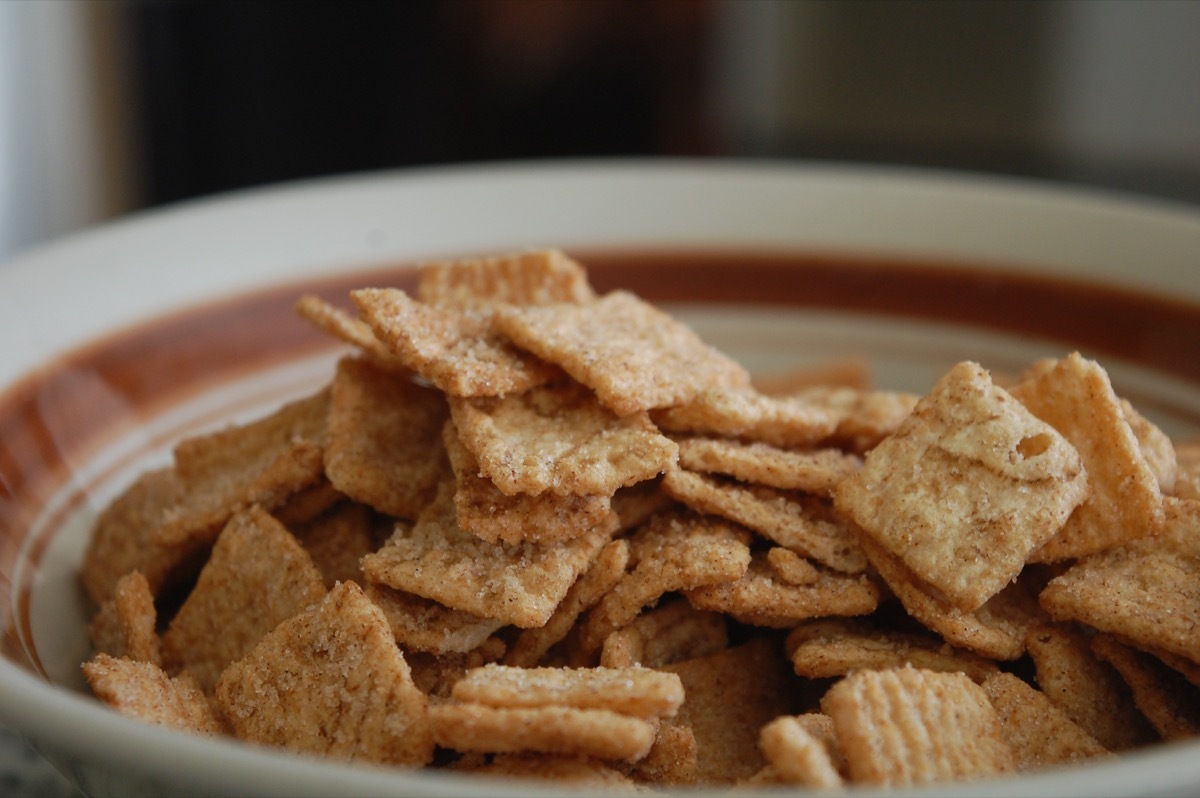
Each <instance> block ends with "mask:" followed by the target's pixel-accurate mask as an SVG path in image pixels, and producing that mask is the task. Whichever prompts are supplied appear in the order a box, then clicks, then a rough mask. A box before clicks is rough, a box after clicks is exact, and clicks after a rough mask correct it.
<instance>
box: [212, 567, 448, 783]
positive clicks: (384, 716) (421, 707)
mask: <svg viewBox="0 0 1200 798" xmlns="http://www.w3.org/2000/svg"><path fill="white" fill-rule="evenodd" d="M216 694H217V700H218V701H219V703H220V705H221V707H222V708H223V709H224V711H225V713H226V714H227V715H228V717H229V719H230V722H231V723H232V725H233V728H234V731H235V733H236V734H237V736H238V737H239V738H241V739H243V740H247V741H251V742H256V743H263V744H267V745H277V746H281V747H283V748H286V749H288V750H290V751H297V752H304V753H312V754H321V755H325V756H330V757H334V758H338V759H346V760H355V761H364V762H378V763H386V764H396V765H408V766H421V765H425V764H428V763H429V761H430V760H431V759H432V757H433V740H432V737H431V735H430V731H429V725H428V718H427V715H426V713H427V709H428V702H427V699H426V698H425V695H424V694H423V693H422V692H421V691H420V690H418V689H417V687H416V685H415V684H413V681H412V676H411V673H410V671H409V668H408V664H407V663H406V662H405V661H404V655H403V654H401V653H400V649H399V648H397V647H396V644H395V642H394V641H393V639H392V633H391V630H390V629H389V628H388V623H387V620H386V619H385V618H384V617H383V613H382V612H381V611H380V610H379V608H378V607H376V606H375V605H374V604H372V603H371V601H370V600H369V599H367V597H366V596H365V595H363V592H362V589H361V588H360V587H359V586H358V585H356V584H355V583H353V582H343V583H342V584H340V585H338V586H337V587H336V588H334V589H333V590H331V591H329V593H328V594H327V595H326V596H325V598H324V599H322V600H321V601H320V602H319V603H318V604H316V605H314V606H313V607H311V608H309V609H308V610H306V611H305V612H303V613H301V614H299V615H297V616H295V617H293V618H291V619H289V620H287V621H284V622H283V623H281V624H280V625H279V626H278V627H276V628H275V629H274V630H273V631H271V632H270V633H268V634H267V635H266V636H265V637H264V638H263V639H262V640H261V641H260V642H259V644H258V645H257V646H255V647H254V649H253V650H252V651H251V652H250V653H249V654H248V655H247V656H246V657H245V658H243V659H241V660H239V661H238V662H236V663H234V664H233V665H231V666H230V667H229V668H228V669H227V670H226V671H225V673H224V674H223V675H222V676H221V680H220V681H219V682H218V683H217V690H216Z"/></svg>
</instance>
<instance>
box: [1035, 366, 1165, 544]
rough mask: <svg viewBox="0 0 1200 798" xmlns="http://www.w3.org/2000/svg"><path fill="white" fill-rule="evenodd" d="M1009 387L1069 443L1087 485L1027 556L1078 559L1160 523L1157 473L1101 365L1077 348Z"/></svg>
mask: <svg viewBox="0 0 1200 798" xmlns="http://www.w3.org/2000/svg"><path fill="white" fill-rule="evenodd" d="M1012 393H1013V395H1014V396H1016V397H1017V398H1018V399H1019V400H1020V401H1021V402H1022V403H1023V404H1024V405H1025V406H1026V407H1028V408H1029V410H1030V411H1032V412H1033V414H1034V415H1036V416H1037V417H1038V418H1041V419H1042V420H1044V421H1045V422H1046V423H1048V424H1050V425H1051V426H1053V427H1054V428H1055V429H1057V430H1058V431H1059V432H1060V433H1061V434H1062V435H1063V436H1064V437H1065V438H1066V439H1067V440H1069V441H1070V442H1071V445H1072V446H1074V447H1075V449H1076V450H1077V451H1078V452H1079V455H1080V457H1081V458H1082V461H1083V466H1084V468H1085V469H1086V470H1087V482H1088V485H1089V489H1090V490H1089V495H1088V497H1087V499H1086V500H1085V501H1084V502H1083V504H1082V505H1080V507H1079V509H1078V510H1076V511H1075V513H1074V515H1073V517H1072V518H1071V519H1070V520H1069V521H1068V522H1067V524H1066V526H1065V527H1064V528H1063V529H1062V530H1061V531H1060V532H1058V534H1056V535H1055V536H1054V538H1053V539H1052V540H1050V541H1048V542H1046V543H1045V544H1044V545H1043V546H1042V547H1041V549H1040V550H1039V551H1037V552H1036V553H1035V554H1034V556H1033V557H1032V558H1031V559H1034V560H1036V561H1042V562H1053V561H1061V560H1069V559H1072V558H1076V557H1082V556H1084V555H1086V554H1090V553H1093V552H1096V551H1100V550H1102V549H1106V548H1109V547H1111V546H1114V545H1116V544H1119V543H1122V542H1125V541H1128V540H1132V539H1133V538H1135V537H1139V536H1143V535H1154V534H1156V533H1157V532H1158V530H1159V529H1161V528H1162V524H1163V510H1162V492H1161V491H1160V490H1159V486H1158V479H1157V478H1156V477H1155V474H1154V471H1153V470H1152V469H1151V467H1150V464H1149V462H1148V461H1147V459H1146V456H1145V455H1144V454H1143V452H1142V449H1141V445H1140V444H1139V442H1138V439H1137V436H1136V435H1135V434H1134V432H1133V429H1132V428H1131V427H1130V424H1129V421H1128V420H1127V418H1126V415H1125V411H1124V409H1123V408H1122V405H1121V401H1120V399H1119V398H1118V397H1117V395H1116V393H1115V392H1114V391H1113V387H1112V384H1111V383H1110V382H1109V379H1108V374H1107V373H1105V371H1104V369H1103V368H1102V367H1101V366H1100V365H1099V364H1098V363H1096V362H1095V361H1092V360H1086V359H1084V358H1083V357H1081V356H1080V355H1079V353H1078V352H1073V353H1072V354H1071V355H1070V356H1068V357H1066V358H1063V359H1062V360H1058V361H1049V362H1045V361H1044V362H1041V363H1039V364H1037V365H1035V366H1034V367H1033V368H1032V369H1030V374H1029V375H1028V376H1027V377H1026V379H1025V380H1023V381H1022V382H1020V383H1019V384H1017V385H1015V386H1013V388H1012Z"/></svg>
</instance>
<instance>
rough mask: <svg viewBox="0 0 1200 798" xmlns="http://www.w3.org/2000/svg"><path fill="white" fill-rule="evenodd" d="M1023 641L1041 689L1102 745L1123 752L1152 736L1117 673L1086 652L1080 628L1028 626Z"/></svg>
mask: <svg viewBox="0 0 1200 798" xmlns="http://www.w3.org/2000/svg"><path fill="white" fill-rule="evenodd" d="M1026 645H1027V648H1028V649H1029V656H1030V658H1031V659H1032V660H1033V664H1034V668H1035V669H1036V672H1037V685H1038V687H1039V688H1040V689H1041V691H1042V692H1043V693H1045V695H1046V697H1047V698H1049V699H1050V701H1051V702H1053V703H1054V705H1055V706H1057V707H1058V708H1059V709H1061V710H1062V711H1063V712H1064V713H1066V715H1067V717H1069V718H1070V719H1071V720H1073V721H1074V722H1075V723H1078V724H1079V725H1080V727H1082V728H1083V729H1084V730H1085V731H1086V732H1087V733H1088V734H1090V735H1092V736H1093V737H1095V738H1096V739H1097V740H1099V741H1100V743H1101V744H1102V745H1103V746H1104V747H1105V748H1107V749H1108V750H1110V751H1125V750H1128V749H1130V748H1136V747H1138V746H1140V745H1144V744H1146V743H1148V742H1151V741H1152V740H1154V739H1156V738H1157V734H1156V733H1155V732H1154V729H1153V728H1152V727H1151V726H1150V724H1149V723H1148V722H1147V721H1146V718H1145V716H1143V715H1142V713H1141V712H1140V711H1139V710H1138V708H1137V706H1136V705H1135V704H1134V701H1133V697H1132V696H1131V695H1130V693H1129V689H1128V687H1127V686H1126V684H1125V682H1124V680H1122V679H1121V676H1120V674H1119V673H1117V671H1116V670H1114V669H1113V668H1112V667H1111V666H1110V665H1109V664H1108V663H1106V662H1103V661H1102V660H1100V659H1099V658H1098V657H1097V656H1096V655H1095V654H1094V653H1093V652H1092V650H1091V647H1090V645H1089V643H1088V640H1087V638H1086V637H1085V636H1084V634H1083V633H1082V632H1080V631H1078V630H1075V629H1073V628H1071V627H1070V626H1067V625H1065V624H1043V625H1041V626H1038V627H1036V628H1034V629H1032V630H1030V632H1029V636H1028V639H1027V644H1026Z"/></svg>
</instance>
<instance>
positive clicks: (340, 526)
mask: <svg viewBox="0 0 1200 798" xmlns="http://www.w3.org/2000/svg"><path fill="white" fill-rule="evenodd" d="M276 517H277V518H278V516H276ZM279 520H281V521H282V520H283V519H279ZM285 525H286V524H285ZM289 528H290V529H291V531H292V534H294V535H295V536H296V539H297V540H299V541H300V545H301V546H303V547H304V550H305V551H307V552H308V556H309V557H311V558H312V561H313V565H315V566H317V570H318V571H320V572H321V577H322V578H323V579H324V580H325V587H326V588H332V587H333V586H334V585H336V584H337V583H338V582H358V583H359V584H360V585H362V584H363V583H364V581H365V580H364V578H363V573H362V565H361V564H360V563H361V561H362V558H363V557H365V556H366V555H367V554H370V553H371V552H373V551H374V550H375V548H376V541H375V515H374V513H373V512H372V511H371V508H369V507H367V506H366V505H365V504H357V503H355V502H350V501H344V502H341V503H340V504H338V505H336V506H335V507H333V508H331V509H329V510H328V511H326V512H325V513H322V514H321V515H319V516H317V517H316V518H314V519H312V520H311V521H308V522H307V523H304V524H297V525H292V526H291V527H289Z"/></svg>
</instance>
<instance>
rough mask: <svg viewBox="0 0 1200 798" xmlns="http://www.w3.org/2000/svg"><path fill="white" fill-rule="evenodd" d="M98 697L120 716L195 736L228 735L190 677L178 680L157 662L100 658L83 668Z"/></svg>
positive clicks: (86, 663) (107, 656) (183, 674)
mask: <svg viewBox="0 0 1200 798" xmlns="http://www.w3.org/2000/svg"><path fill="white" fill-rule="evenodd" d="M83 674H84V677H85V678H86V679H87V682H88V686H89V687H91V689H92V692H93V693H95V694H96V697H97V698H99V699H100V700H101V701H103V702H104V703H105V704H108V705H109V706H111V707H112V708H113V709H115V710H116V711H117V712H120V713H121V714H122V715H125V716H127V717H131V718H136V719H138V720H141V721H145V722H146V723H153V724H155V725H158V726H168V727H170V728H173V729H179V730H181V731H187V732H193V733H195V734H205V735H220V734H223V733H224V732H225V728H224V725H223V724H222V722H221V720H220V718H219V716H218V715H217V714H216V712H215V711H214V709H213V706H212V704H211V703H210V702H209V700H208V697H207V696H205V695H204V691H203V690H201V689H200V687H199V685H197V684H196V682H195V680H194V679H193V678H192V677H191V675H190V674H188V673H186V672H185V673H182V674H180V675H179V676H176V677H174V678H172V677H170V676H168V675H167V673H166V672H165V671H163V669H162V668H160V667H158V666H157V665H155V664H154V663H153V662H145V661H141V660H132V659H126V658H124V657H112V656H109V655H108V654H103V653H101V654H97V655H96V656H95V657H93V658H92V659H90V660H88V661H87V662H85V663H84V664H83Z"/></svg>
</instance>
